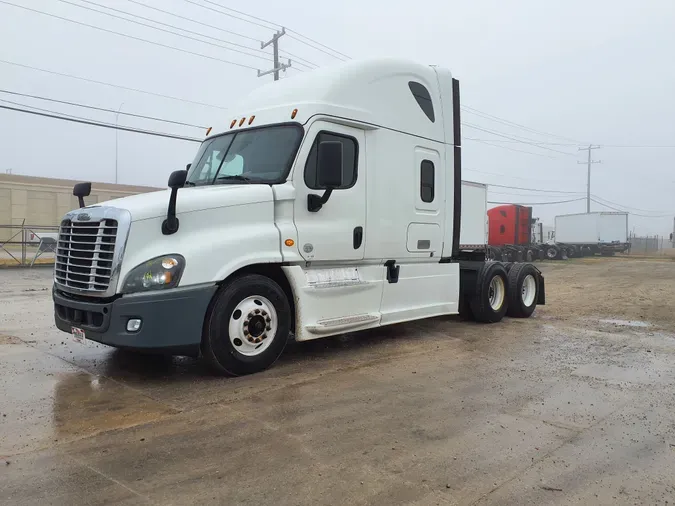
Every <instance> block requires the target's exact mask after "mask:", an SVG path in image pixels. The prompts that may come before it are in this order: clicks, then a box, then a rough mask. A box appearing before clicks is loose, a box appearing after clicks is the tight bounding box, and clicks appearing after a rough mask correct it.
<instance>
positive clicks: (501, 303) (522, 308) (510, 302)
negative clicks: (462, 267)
mask: <svg viewBox="0 0 675 506" xmlns="http://www.w3.org/2000/svg"><path fill="white" fill-rule="evenodd" d="M538 300H539V270H538V269H537V268H535V267H534V266H533V265H532V264H527V263H513V264H506V265H501V264H498V263H486V264H485V265H483V267H482V268H481V270H480V271H478V276H477V281H476V287H475V292H474V294H473V296H472V297H470V299H469V304H468V308H469V309H470V313H469V314H470V315H471V316H473V318H474V319H475V320H476V321H478V322H482V323H496V322H498V321H500V320H501V319H502V318H503V317H504V315H508V316H511V317H513V318H528V317H530V316H531V315H532V313H533V312H534V310H535V308H536V307H537V301H538ZM465 307H466V304H465Z"/></svg>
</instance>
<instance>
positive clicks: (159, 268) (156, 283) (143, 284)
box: [122, 255, 185, 293]
mask: <svg viewBox="0 0 675 506" xmlns="http://www.w3.org/2000/svg"><path fill="white" fill-rule="evenodd" d="M184 268H185V259H184V258H183V257H182V256H180V255H163V256H161V257H157V258H153V259H152V260H148V261H147V262H143V263H142V264H141V265H139V266H137V267H134V268H133V269H132V270H131V272H130V273H129V274H127V277H126V279H125V280H124V284H123V285H122V293H134V292H147V291H150V290H164V289H167V288H174V287H176V286H178V282H179V281H180V277H181V275H182V274H183V269H184Z"/></svg>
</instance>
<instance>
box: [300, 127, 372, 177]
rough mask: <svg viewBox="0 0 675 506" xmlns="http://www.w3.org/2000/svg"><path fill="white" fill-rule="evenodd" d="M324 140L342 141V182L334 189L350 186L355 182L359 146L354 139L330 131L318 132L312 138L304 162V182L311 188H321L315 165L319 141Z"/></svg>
mask: <svg viewBox="0 0 675 506" xmlns="http://www.w3.org/2000/svg"><path fill="white" fill-rule="evenodd" d="M324 141H338V142H341V143H342V184H341V185H340V186H339V187H338V188H336V190H344V189H345V188H351V187H352V186H354V183H356V176H357V168H358V167H357V166H358V156H359V146H358V143H357V142H356V139H354V138H353V137H347V136H345V135H338V134H334V133H330V132H319V135H317V136H316V139H314V144H312V149H311V150H310V151H309V156H308V157H307V163H306V164H305V184H306V185H307V188H311V189H312V190H323V189H324V188H323V187H321V186H319V185H318V184H317V182H316V166H317V161H318V159H319V143H320V142H324Z"/></svg>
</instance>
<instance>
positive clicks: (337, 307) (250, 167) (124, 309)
mask: <svg viewBox="0 0 675 506" xmlns="http://www.w3.org/2000/svg"><path fill="white" fill-rule="evenodd" d="M237 109H238V111H239V113H238V114H233V115H232V116H231V117H230V121H228V122H227V124H226V126H225V127H224V128H221V129H220V130H219V131H218V132H217V133H216V134H213V135H208V133H207V138H206V139H205V140H204V142H203V143H202V145H201V147H200V148H199V150H198V152H197V154H196V156H195V158H194V161H193V163H192V164H191V166H189V168H188V170H187V171H185V170H181V171H176V172H174V173H172V174H171V177H170V178H169V184H168V186H169V188H170V189H169V190H166V191H159V192H155V193H149V194H142V195H136V196H132V197H127V198H123V199H119V200H113V201H110V202H104V203H100V204H97V205H93V206H89V207H85V206H84V203H83V199H84V198H85V197H86V196H88V193H89V191H90V187H91V185H90V184H89V183H80V184H78V185H76V187H75V189H74V194H75V195H76V196H78V198H79V199H80V202H81V204H80V205H81V206H82V207H81V208H80V209H77V210H75V211H72V212H70V213H68V214H67V215H66V216H65V217H64V218H63V221H62V222H61V228H60V231H59V240H58V249H57V257H56V265H55V271H54V288H53V299H54V307H55V321H56V325H57V327H58V328H59V329H61V330H63V331H65V332H68V333H72V334H73V335H74V336H75V337H77V338H79V339H91V340H94V341H97V342H100V343H104V344H107V345H110V346H115V347H121V348H127V349H133V350H152V351H158V352H163V353H169V354H178V355H192V356H202V357H203V358H204V359H205V360H207V361H208V362H209V363H210V364H211V365H212V366H213V368H214V369H215V370H216V371H217V372H219V373H221V374H228V375H240V374H247V373H253V372H256V371H260V370H262V369H265V368H267V367H269V366H270V365H272V364H273V363H274V361H275V360H276V359H277V358H278V357H279V355H280V354H281V353H282V351H283V349H284V347H285V345H286V342H287V339H288V336H289V335H290V334H291V333H292V334H294V335H295V339H296V340H298V341H305V340H310V339H317V338H321V337H325V336H330V335H335V334H340V333H344V332H351V331H357V330H362V329H368V328H373V327H379V326H383V325H389V324H393V323H398V322H404V321H409V320H415V319H420V318H428V317H433V316H438V315H448V314H457V313H459V312H460V309H463V311H464V312H465V313H468V314H470V316H471V317H472V318H474V319H475V320H478V321H481V322H497V321H499V320H501V319H502V317H503V316H504V315H505V314H509V315H511V316H514V317H528V316H530V315H531V314H532V312H533V311H534V309H535V306H536V305H537V304H538V303H539V304H542V303H544V300H545V294H544V279H543V276H542V275H541V273H540V272H539V271H538V270H537V269H536V268H535V267H534V266H532V265H531V264H520V265H513V266H511V268H510V270H508V271H507V268H505V266H504V265H502V264H501V263H499V262H492V261H486V260H485V253H484V250H481V249H480V248H468V249H463V248H461V247H460V242H461V241H460V237H462V234H464V235H467V232H466V231H464V232H460V228H461V226H460V220H461V210H462V209H463V208H465V207H466V204H467V203H464V205H463V203H462V191H461V183H460V182H461V147H460V146H461V142H460V127H459V125H460V117H459V111H460V108H459V83H458V81H457V80H455V79H453V78H452V76H451V74H450V72H449V71H447V70H444V69H442V68H439V67H432V66H425V65H418V64H414V63H410V62H406V61H399V60H394V59H375V60H367V61H349V62H346V63H344V64H341V65H339V66H336V67H333V68H322V69H318V70H316V71H312V72H308V73H305V74H303V75H302V76H298V77H294V78H292V79H288V80H283V81H281V82H276V83H270V84H269V85H266V86H263V87H261V88H259V89H257V90H255V91H254V92H253V93H251V95H250V96H249V98H248V99H247V100H246V101H244V102H242V103H241V104H240V105H239V106H238V107H237ZM469 198H471V197H469ZM483 205H484V203H483V202H481V203H480V206H483ZM477 219H478V220H479V221H480V220H481V218H477ZM482 219H483V220H484V219H485V216H484V215H483V218H482ZM483 225H484V223H483ZM481 230H482V231H481V232H480V235H484V228H482V227H481ZM468 236H471V234H468Z"/></svg>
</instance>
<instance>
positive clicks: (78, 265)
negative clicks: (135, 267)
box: [54, 218, 118, 292]
mask: <svg viewBox="0 0 675 506" xmlns="http://www.w3.org/2000/svg"><path fill="white" fill-rule="evenodd" d="M117 228H118V222H117V220H114V219H101V220H99V221H74V220H72V219H68V218H66V219H64V220H63V221H62V222H61V227H60V229H59V239H58V243H57V247H56V264H55V266H54V278H55V281H56V282H57V283H58V284H60V285H62V286H63V287H67V288H74V289H77V290H78V291H80V290H81V291H87V292H106V291H108V288H109V287H110V284H111V279H112V277H113V269H114V268H115V265H114V260H115V241H116V239H117ZM113 288H114V287H113Z"/></svg>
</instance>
